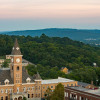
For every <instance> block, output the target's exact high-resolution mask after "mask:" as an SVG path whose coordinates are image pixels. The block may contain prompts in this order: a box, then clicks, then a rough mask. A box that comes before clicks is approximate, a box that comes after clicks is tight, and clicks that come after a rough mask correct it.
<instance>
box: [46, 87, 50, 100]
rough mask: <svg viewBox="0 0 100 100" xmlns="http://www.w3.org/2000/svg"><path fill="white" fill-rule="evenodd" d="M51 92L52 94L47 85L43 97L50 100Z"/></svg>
mask: <svg viewBox="0 0 100 100" xmlns="http://www.w3.org/2000/svg"><path fill="white" fill-rule="evenodd" d="M51 94H52V91H51V89H50V88H49V87H48V88H47V90H46V92H45V99H47V100H50V97H51Z"/></svg>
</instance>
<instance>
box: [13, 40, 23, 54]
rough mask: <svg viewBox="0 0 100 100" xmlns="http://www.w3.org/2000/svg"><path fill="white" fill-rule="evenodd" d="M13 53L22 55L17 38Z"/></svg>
mask: <svg viewBox="0 0 100 100" xmlns="http://www.w3.org/2000/svg"><path fill="white" fill-rule="evenodd" d="M11 55H21V51H20V47H19V44H18V41H17V39H16V40H15V43H14V47H13V48H12V52H11Z"/></svg>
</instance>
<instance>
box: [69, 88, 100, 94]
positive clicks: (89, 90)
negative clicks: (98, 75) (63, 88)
mask: <svg viewBox="0 0 100 100" xmlns="http://www.w3.org/2000/svg"><path fill="white" fill-rule="evenodd" d="M70 88H72V89H75V90H79V91H82V92H87V93H91V94H95V95H98V96H100V89H96V90H91V89H86V88H83V87H70Z"/></svg>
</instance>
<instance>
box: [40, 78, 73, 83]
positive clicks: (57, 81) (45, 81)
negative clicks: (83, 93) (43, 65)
mask: <svg viewBox="0 0 100 100" xmlns="http://www.w3.org/2000/svg"><path fill="white" fill-rule="evenodd" d="M73 81H74V80H70V79H66V78H62V77H58V79H49V80H42V84H52V83H60V82H73Z"/></svg>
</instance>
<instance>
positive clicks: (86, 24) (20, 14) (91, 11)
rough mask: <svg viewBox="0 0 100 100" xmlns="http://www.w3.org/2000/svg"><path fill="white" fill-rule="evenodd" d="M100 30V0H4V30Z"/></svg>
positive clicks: (0, 26)
mask: <svg viewBox="0 0 100 100" xmlns="http://www.w3.org/2000/svg"><path fill="white" fill-rule="evenodd" d="M40 28H77V29H80V28H81V29H87V28H88V29H100V0H0V31H9V30H29V29H40Z"/></svg>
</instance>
